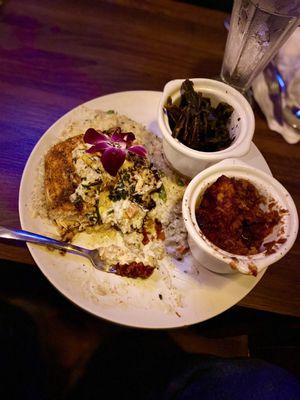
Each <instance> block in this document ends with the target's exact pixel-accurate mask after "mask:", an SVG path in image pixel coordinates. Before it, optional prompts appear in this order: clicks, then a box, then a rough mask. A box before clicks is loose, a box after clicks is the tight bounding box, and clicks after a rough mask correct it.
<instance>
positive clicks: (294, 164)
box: [0, 0, 300, 316]
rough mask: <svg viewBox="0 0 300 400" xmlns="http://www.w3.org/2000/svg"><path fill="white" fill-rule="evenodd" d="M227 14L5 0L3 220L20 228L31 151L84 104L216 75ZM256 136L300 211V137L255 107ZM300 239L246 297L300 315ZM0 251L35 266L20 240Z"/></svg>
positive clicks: (1, 19)
mask: <svg viewBox="0 0 300 400" xmlns="http://www.w3.org/2000/svg"><path fill="white" fill-rule="evenodd" d="M225 16H226V15H225V14H224V13H222V12H218V11H214V10H208V9H204V8H201V7H197V6H193V5H188V4H184V3H179V2H175V1H164V0H154V1H152V0H151V1H126V0H123V1H121V0H118V1H92V0H81V1H79V0H76V1H75V0H43V1H40V0H26V1H23V0H8V1H6V2H4V6H3V7H2V8H0V106H1V108H0V128H1V132H0V149H1V155H0V193H1V195H0V213H1V225H5V226H7V227H19V217H18V190H19V184H20V179H21V175H22V171H23V168H24V166H25V163H26V160H27V158H28V156H29V154H30V152H31V150H32V149H33V147H34V145H35V143H36V142H37V141H38V139H39V138H40V137H41V135H42V134H43V133H44V132H45V130H46V129H47V128H48V127H49V126H50V125H51V124H52V123H53V122H55V121H56V120H57V119H58V118H59V117H60V116H62V115H63V114H64V113H65V112H67V111H68V110H70V109H71V108H73V107H75V106H77V105H79V104H80V103H82V102H84V101H87V100H89V99H92V98H94V97H98V96H102V95H104V94H108V93H113V92H119V91H125V90H137V89H141V90H162V88H163V86H164V84H165V83H166V82H167V81H169V80H171V79H175V78H185V77H215V76H217V75H218V73H219V71H220V68H221V63H222V57H223V51H224V46H225V41H226V30H225V28H224V27H223V21H224V18H225ZM255 115H256V131H255V137H254V142H255V144H256V145H257V146H258V148H259V149H260V151H261V152H262V154H263V155H264V157H265V159H266V160H267V162H268V164H269V166H270V168H271V170H272V172H273V175H274V176H275V177H276V178H277V179H278V180H279V181H280V182H281V183H282V184H283V185H284V186H285V187H286V188H287V190H288V191H289V192H290V193H291V195H292V197H293V198H294V200H295V203H296V205H297V207H298V210H299V204H300V174H299V167H300V163H299V160H300V152H299V145H289V144H287V143H286V142H285V141H284V140H283V139H282V138H281V136H280V135H279V134H277V133H274V132H272V131H270V130H269V129H268V126H267V124H266V121H265V118H264V116H263V115H262V114H261V112H260V111H259V110H258V108H255ZM299 252H300V245H299V241H298V242H297V243H296V244H295V245H294V247H293V248H292V250H291V251H290V252H289V254H288V255H287V256H286V257H285V258H284V259H282V260H281V261H279V262H278V263H277V264H275V265H273V266H272V267H270V268H269V270H268V272H267V273H266V274H265V276H264V277H263V279H262V280H261V282H260V283H259V284H258V285H257V286H256V287H255V289H254V290H253V291H252V292H251V293H250V294H249V295H248V296H247V297H245V298H244V299H243V300H242V301H241V302H240V305H242V306H245V307H251V308H254V309H262V310H268V311H273V312H277V313H283V314H289V315H295V316H299V315H300V307H299V305H300V290H299V289H300V266H299ZM0 258H2V259H8V260H12V261H16V262H23V263H27V264H32V265H34V261H33V259H32V258H31V256H30V254H29V252H28V250H27V248H26V247H25V246H23V245H18V246H15V245H12V244H10V243H7V242H1V243H0Z"/></svg>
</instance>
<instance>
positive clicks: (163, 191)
mask: <svg viewBox="0 0 300 400" xmlns="http://www.w3.org/2000/svg"><path fill="white" fill-rule="evenodd" d="M158 196H159V198H160V199H162V200H163V201H166V200H167V193H166V189H165V187H164V185H161V187H160V189H159V192H158Z"/></svg>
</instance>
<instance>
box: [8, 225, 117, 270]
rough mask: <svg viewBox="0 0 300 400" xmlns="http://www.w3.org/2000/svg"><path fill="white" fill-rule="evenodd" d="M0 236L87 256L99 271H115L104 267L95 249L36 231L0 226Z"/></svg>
mask: <svg viewBox="0 0 300 400" xmlns="http://www.w3.org/2000/svg"><path fill="white" fill-rule="evenodd" d="M0 238H4V239H13V240H20V241H23V242H29V243H35V244H40V245H42V246H50V247H54V248H55V249H59V250H65V251H67V252H69V253H73V254H77V255H78V256H83V257H86V258H88V259H89V260H90V262H91V263H92V264H93V266H94V267H95V268H97V269H99V270H101V271H104V272H110V273H116V270H115V269H114V268H110V269H105V268H104V263H103V261H102V260H101V258H100V256H99V252H98V250H97V249H95V250H88V249H85V248H84V247H80V246H75V245H74V244H70V243H67V242H62V241H60V240H56V239H52V238H50V237H47V236H42V235H38V234H37V233H32V232H28V231H22V230H19V229H8V228H4V227H3V226H0Z"/></svg>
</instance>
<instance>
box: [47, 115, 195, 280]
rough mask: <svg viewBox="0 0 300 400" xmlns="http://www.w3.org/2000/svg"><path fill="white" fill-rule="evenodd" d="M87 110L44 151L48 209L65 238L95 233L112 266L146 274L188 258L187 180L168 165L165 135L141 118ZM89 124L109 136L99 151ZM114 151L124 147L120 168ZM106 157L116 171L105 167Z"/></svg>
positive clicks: (98, 131) (104, 258)
mask: <svg viewBox="0 0 300 400" xmlns="http://www.w3.org/2000/svg"><path fill="white" fill-rule="evenodd" d="M89 116H90V117H89V118H85V119H84V120H83V121H75V122H72V123H70V124H69V125H68V126H67V127H66V128H65V130H64V131H63V132H62V137H61V138H60V141H59V142H58V143H56V144H54V145H53V146H52V147H51V148H50V149H49V150H48V152H47V154H46V155H45V159H44V174H43V176H44V179H43V182H44V196H45V197H44V202H43V207H44V208H45V210H46V213H47V217H48V218H49V219H50V220H51V221H52V223H53V224H55V226H56V227H57V230H58V232H59V235H60V237H61V238H62V239H63V240H67V241H72V240H73V239H74V238H75V237H76V235H78V234H80V232H86V233H91V234H93V235H94V234H96V235H98V237H99V238H101V247H100V248H99V252H100V255H101V257H102V258H103V260H104V261H105V264H106V266H107V267H108V268H109V267H112V266H114V267H116V266H117V267H118V268H119V272H120V274H121V275H126V276H131V277H136V276H140V277H147V276H148V275H150V274H151V272H152V271H153V269H155V268H159V264H160V261H161V260H162V259H163V258H164V257H166V256H167V255H168V254H171V255H172V256H173V257H176V258H182V257H183V255H184V253H185V252H186V250H187V243H186V231H185V228H184V226H183V222H182V217H181V199H182V196H183V192H184V189H185V183H184V182H183V181H182V179H180V178H179V177H178V176H176V175H175V174H174V173H173V172H172V171H171V170H170V169H169V167H168V166H167V165H166V163H165V161H164V159H163V154H162V146H161V141H160V139H159V138H158V137H156V136H155V135H154V134H152V133H149V132H147V131H146V130H145V129H144V128H143V127H142V126H141V125H140V124H138V123H136V122H134V121H132V120H130V119H129V118H127V117H125V116H119V115H118V114H116V113H115V112H112V111H109V112H102V111H91V110H90V111H89ZM87 130H90V131H94V132H92V134H94V135H95V137H96V138H97V135H98V134H99V135H100V136H101V135H102V136H101V137H104V136H105V138H106V139H105V140H106V141H102V142H101V143H100V145H99V143H98V144H96V145H95V150H93V149H92V147H93V146H91V144H89V143H87V142H86V135H85V133H86V132H87ZM126 135H127V136H126ZM128 135H129V136H128ZM100 136H99V137H100ZM114 137H116V138H117V139H118V140H119V141H113V140H115V139H114ZM124 137H125V138H127V137H130V146H131V147H129V145H127V144H124V143H125V141H124V140H123V139H124ZM99 140H100V139H99ZM104 142H105V143H104ZM97 145H98V147H96V146H97ZM99 146H100V147H99ZM126 146H127V147H128V150H127V148H126ZM142 146H144V148H145V149H146V151H147V154H146V155H144V156H140V155H139V154H140V153H141V147H142ZM99 148H100V149H101V150H99ZM104 148H105V149H104ZM97 149H98V151H97ZM107 149H108V152H107V153H105V154H107V155H106V156H105V154H104V150H105V151H106V150H107ZM131 149H132V151H131ZM134 150H139V151H137V152H134ZM115 151H116V152H118V151H119V152H122V151H123V152H124V154H125V153H126V157H125V159H124V161H123V163H122V165H121V166H120V167H118V168H117V169H116V163H117V162H119V161H118V160H117V158H116V159H115V160H114V158H113V156H114V152H115ZM105 157H106V158H108V157H110V160H109V162H110V167H111V169H112V170H114V171H115V173H109V172H107V168H105V163H104V161H105V160H104V158H105ZM114 163H115V164H114ZM136 268H138V269H139V272H141V273H137V271H136ZM145 271H146V272H145ZM147 271H148V272H147ZM149 271H150V272H149Z"/></svg>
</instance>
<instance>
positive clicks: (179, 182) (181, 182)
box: [177, 178, 184, 186]
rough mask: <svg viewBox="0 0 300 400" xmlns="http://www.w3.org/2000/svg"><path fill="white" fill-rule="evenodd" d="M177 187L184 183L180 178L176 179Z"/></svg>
mask: <svg viewBox="0 0 300 400" xmlns="http://www.w3.org/2000/svg"><path fill="white" fill-rule="evenodd" d="M177 185H178V186H184V182H183V181H182V180H181V179H180V178H178V179H177Z"/></svg>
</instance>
